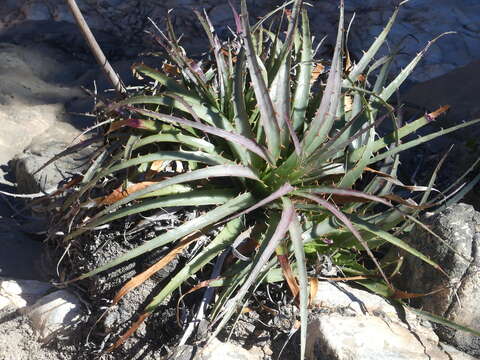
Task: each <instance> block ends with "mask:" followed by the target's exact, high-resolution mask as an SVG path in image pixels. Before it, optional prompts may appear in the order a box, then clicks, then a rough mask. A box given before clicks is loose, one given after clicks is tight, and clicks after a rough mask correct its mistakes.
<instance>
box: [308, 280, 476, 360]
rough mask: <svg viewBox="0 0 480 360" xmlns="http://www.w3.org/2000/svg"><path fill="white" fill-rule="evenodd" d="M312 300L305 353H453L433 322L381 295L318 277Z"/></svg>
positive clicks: (362, 357)
mask: <svg viewBox="0 0 480 360" xmlns="http://www.w3.org/2000/svg"><path fill="white" fill-rule="evenodd" d="M313 304H314V306H315V307H316V310H314V314H313V315H312V320H311V321H310V322H309V325H308V336H307V358H308V359H329V360H354V359H355V360H367V359H368V360H370V359H371V360H374V359H375V360H381V359H385V360H387V359H388V360H400V359H402V360H403V359H404V360H407V359H408V360H416V359H418V360H420V359H438V360H442V359H445V360H448V359H452V357H450V353H449V351H451V350H450V349H449V348H443V347H442V346H441V345H440V344H439V340H438V337H437V335H436V334H435V333H434V332H433V330H432V328H431V326H429V325H428V324H425V323H424V322H423V321H422V320H420V319H419V318H418V317H417V316H415V315H414V314H413V313H411V312H410V311H408V310H406V311H405V312H404V317H403V316H402V317H401V316H400V315H399V314H402V312H399V311H398V310H397V309H396V308H395V307H394V306H392V305H391V304H389V303H388V302H387V301H386V300H385V299H383V298H381V297H380V296H377V295H374V294H370V293H368V292H366V291H364V290H359V289H354V288H351V287H349V286H347V285H345V284H342V283H337V284H333V283H329V282H320V283H319V286H318V290H317V293H316V296H315V298H314V301H313ZM402 318H403V319H404V321H402V320H401V319H402ZM462 356H464V359H470V360H473V358H472V357H470V356H468V355H466V354H462Z"/></svg>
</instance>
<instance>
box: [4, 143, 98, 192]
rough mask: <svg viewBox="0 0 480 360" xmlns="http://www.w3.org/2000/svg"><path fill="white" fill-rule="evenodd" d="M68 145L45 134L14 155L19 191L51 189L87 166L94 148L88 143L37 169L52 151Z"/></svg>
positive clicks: (51, 156) (56, 151)
mask: <svg viewBox="0 0 480 360" xmlns="http://www.w3.org/2000/svg"><path fill="white" fill-rule="evenodd" d="M48 140H50V141H48ZM69 145H70V144H69V143H65V142H61V141H55V140H53V139H48V138H47V139H46V140H44V141H42V142H40V143H34V144H32V145H31V146H30V147H28V148H27V149H26V150H25V151H24V152H23V154H21V155H18V156H17V157H16V158H15V159H14V163H15V176H16V180H17V186H18V191H19V192H20V193H25V194H30V193H37V192H39V191H48V192H51V191H52V190H53V189H56V188H57V187H58V184H59V183H61V182H62V181H64V180H66V179H69V178H71V177H72V176H73V175H75V174H80V173H82V172H83V171H84V170H86V168H87V167H88V166H89V165H90V162H89V159H90V156H91V155H92V152H93V151H94V149H95V148H94V147H93V146H87V147H85V148H84V149H80V150H79V151H76V152H73V153H71V154H68V155H66V156H62V157H61V158H59V159H58V160H56V161H55V162H54V163H53V164H50V165H48V166H47V167H45V168H44V169H42V170H41V171H39V172H36V171H37V170H38V169H40V167H41V166H43V165H44V164H46V163H47V161H49V160H51V159H52V158H53V157H54V156H55V155H57V154H59V153H61V152H62V151H64V150H65V149H67V148H68V147H69Z"/></svg>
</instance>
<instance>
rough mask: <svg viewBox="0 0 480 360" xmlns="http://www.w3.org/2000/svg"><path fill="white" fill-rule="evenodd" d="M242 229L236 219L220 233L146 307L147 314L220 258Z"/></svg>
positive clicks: (239, 219) (239, 220) (238, 219)
mask: <svg viewBox="0 0 480 360" xmlns="http://www.w3.org/2000/svg"><path fill="white" fill-rule="evenodd" d="M241 227H242V222H241V218H237V219H234V220H232V221H230V222H228V224H227V225H226V226H225V227H224V228H223V229H222V231H220V233H219V234H218V235H217V236H216V237H215V239H213V240H212V241H211V242H210V243H209V244H208V245H207V246H206V247H205V248H203V250H202V251H201V252H200V254H198V255H197V256H195V257H194V258H193V259H192V260H191V261H189V262H188V264H186V265H185V266H183V267H182V269H181V270H180V271H179V272H178V273H177V274H176V275H175V276H174V277H173V278H172V279H171V280H170V281H169V282H168V284H167V285H165V286H164V287H163V288H162V290H161V291H160V292H159V293H158V294H157V295H155V297H154V298H153V299H152V301H151V302H150V303H149V304H148V305H147V306H146V308H145V312H152V311H154V310H155V309H156V308H157V306H158V305H160V304H161V303H162V302H163V300H165V299H166V298H167V296H169V295H170V294H171V293H172V292H173V291H174V290H175V289H177V288H178V287H180V286H181V285H182V284H183V283H184V282H185V280H187V279H188V278H189V277H191V276H193V275H194V274H196V273H197V272H198V271H199V270H200V269H201V268H203V267H204V266H205V265H206V264H208V263H209V262H210V261H211V260H212V259H213V258H214V257H216V256H218V255H219V254H220V253H221V252H222V251H223V250H224V249H225V248H226V247H227V246H229V245H230V244H232V243H233V241H234V240H235V238H236V237H237V236H238V234H239V233H240V230H241Z"/></svg>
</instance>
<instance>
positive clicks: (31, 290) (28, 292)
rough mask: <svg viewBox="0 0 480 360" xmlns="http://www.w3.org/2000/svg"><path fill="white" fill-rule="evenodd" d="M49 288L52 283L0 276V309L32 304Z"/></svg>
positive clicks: (18, 307) (16, 308)
mask: <svg viewBox="0 0 480 360" xmlns="http://www.w3.org/2000/svg"><path fill="white" fill-rule="evenodd" d="M51 289H52V285H50V284H49V283H46V282H42V281H37V280H18V279H8V278H0V310H1V309H4V308H12V309H15V310H18V309H21V308H24V307H26V306H30V305H33V304H34V303H35V302H36V301H37V300H39V299H40V298H41V297H42V296H43V295H45V294H46V293H47V291H49V290H51Z"/></svg>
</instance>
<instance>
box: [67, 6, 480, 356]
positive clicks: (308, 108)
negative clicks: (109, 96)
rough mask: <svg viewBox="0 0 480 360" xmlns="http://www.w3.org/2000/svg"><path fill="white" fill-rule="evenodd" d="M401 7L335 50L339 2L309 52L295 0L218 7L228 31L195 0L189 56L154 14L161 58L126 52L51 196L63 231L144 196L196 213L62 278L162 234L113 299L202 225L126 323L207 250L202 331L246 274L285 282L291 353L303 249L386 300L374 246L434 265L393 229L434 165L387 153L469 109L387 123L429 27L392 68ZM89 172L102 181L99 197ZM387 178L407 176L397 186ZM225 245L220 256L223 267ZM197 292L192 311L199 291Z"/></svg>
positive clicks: (234, 302) (402, 229)
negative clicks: (123, 75)
mask: <svg viewBox="0 0 480 360" xmlns="http://www.w3.org/2000/svg"><path fill="white" fill-rule="evenodd" d="M292 3H293V7H292V10H291V11H287V10H286V9H287V6H288V5H290V4H292ZM400 6H401V5H399V7H397V8H396V9H395V11H394V13H393V15H392V17H391V19H390V20H389V22H388V24H387V25H386V27H385V28H384V30H383V31H382V32H381V33H380V34H379V36H378V37H377V38H376V40H375V41H374V42H373V44H372V45H371V47H370V48H369V49H368V51H366V52H365V53H364V55H363V57H362V58H361V59H360V60H359V61H358V62H357V63H352V62H351V61H350V57H349V53H348V50H347V46H346V42H345V38H346V34H345V29H344V4H343V1H340V15H339V26H338V33H337V38H336V42H335V47H334V53H333V57H332V59H331V61H330V62H327V61H322V62H320V61H317V60H316V59H315V51H314V48H313V42H314V41H313V39H312V35H311V33H310V28H309V20H308V16H307V10H306V8H304V7H303V4H302V1H301V0H295V1H291V2H289V3H287V4H284V5H283V6H281V7H279V8H277V9H276V10H275V11H273V12H272V13H271V14H268V15H267V16H265V17H264V18H262V19H261V20H260V21H259V22H258V23H256V24H255V25H254V26H251V25H250V24H249V16H248V13H247V8H246V4H245V1H244V0H242V4H241V13H240V14H238V13H237V12H236V11H235V9H234V8H233V6H232V13H233V16H234V19H235V23H236V31H235V32H233V31H232V37H233V39H232V40H230V41H227V42H221V41H220V39H219V38H218V36H217V35H216V33H215V30H214V28H213V26H212V24H211V22H210V20H209V19H208V17H207V15H206V14H202V13H200V12H198V13H197V15H198V19H199V21H200V22H201V24H202V26H203V28H204V30H205V32H206V34H207V36H208V39H209V41H210V46H211V49H210V52H209V56H206V57H205V59H204V61H203V62H202V63H200V62H198V61H194V60H192V59H190V58H189V57H187V55H186V53H185V50H184V49H183V48H182V47H181V46H180V41H179V39H178V38H177V37H176V35H175V33H174V31H173V27H172V24H171V23H170V22H169V21H167V31H166V34H164V33H163V32H159V34H158V35H156V36H155V39H156V41H158V43H159V44H160V45H161V46H162V47H163V48H164V50H165V52H166V54H167V56H168V60H166V61H165V62H164V63H163V65H162V69H161V70H156V69H153V68H151V67H148V66H146V65H143V64H136V65H134V67H133V69H134V71H135V73H136V74H137V75H139V76H140V77H143V78H145V79H146V81H145V86H143V87H142V88H141V89H140V90H139V91H138V92H137V93H135V94H132V92H131V91H130V93H129V94H128V96H127V97H126V98H125V99H124V100H121V101H117V102H114V103H110V104H107V105H106V106H105V107H104V108H103V109H102V112H101V115H99V116H103V117H105V119H106V121H105V123H110V125H109V128H108V131H107V132H106V135H105V146H104V147H102V148H101V149H100V150H99V152H97V153H96V158H95V160H94V161H93V162H92V165H91V167H90V169H89V170H88V171H87V172H86V173H85V174H84V175H83V178H82V180H81V181H80V183H79V184H76V185H75V191H74V192H73V193H72V194H70V195H69V196H68V197H67V199H66V201H65V204H64V206H63V210H62V211H63V214H66V215H65V216H64V217H65V218H68V221H69V224H70V226H71V231H70V232H69V233H68V234H67V235H66V236H65V238H64V243H65V244H67V243H69V242H71V241H73V240H74V239H75V238H77V237H79V236H81V235H82V234H84V233H85V232H87V231H91V230H92V229H94V228H97V227H98V226H101V225H103V224H107V223H110V222H112V221H114V220H118V219H122V218H125V217H127V216H132V215H138V214H148V212H149V211H151V210H153V209H161V208H163V209H168V208H170V207H185V208H187V209H188V208H195V209H197V210H198V213H199V214H200V215H198V216H197V217H195V218H193V219H191V220H188V221H186V222H184V223H183V224H182V225H180V226H178V227H177V228H175V229H172V230H168V231H165V232H163V233H161V234H159V235H158V236H157V237H155V238H153V239H151V240H148V241H146V242H145V243H144V244H142V245H140V246H138V247H137V248H134V249H132V250H130V251H128V252H126V253H125V254H124V255H122V256H120V257H119V258H117V259H114V260H113V261H111V262H109V263H107V264H105V265H103V266H101V267H99V268H97V269H93V270H91V271H90V272H88V273H86V274H83V275H81V276H79V277H77V278H75V279H74V280H79V279H85V278H87V277H91V276H94V275H96V274H99V273H100V272H103V271H106V270H109V269H111V268H112V267H115V266H117V265H118V264H121V263H123V262H125V261H128V260H130V259H132V258H135V257H137V256H139V255H142V254H144V253H147V252H149V251H152V250H154V249H157V248H159V247H164V246H170V247H171V250H170V253H169V254H168V255H167V256H165V257H164V258H163V259H161V260H160V261H159V262H158V263H157V264H155V265H153V266H152V267H151V268H149V269H148V270H146V271H145V272H144V273H141V274H138V275H137V276H135V277H134V278H132V279H131V280H130V281H129V282H128V283H127V284H125V286H124V287H123V288H122V289H121V290H120V291H119V292H118V294H117V296H116V297H115V299H114V303H118V301H119V300H120V299H121V297H122V296H123V295H125V293H127V292H128V291H130V290H131V289H133V288H134V287H136V286H138V285H139V284H141V282H142V281H145V279H147V278H149V277H150V276H152V275H153V274H154V273H155V272H156V271H158V270H160V269H161V268H163V267H164V266H165V265H166V264H168V263H169V262H170V261H172V259H174V258H175V256H176V255H178V254H179V253H181V252H182V251H184V249H186V248H187V247H188V246H190V245H191V244H192V243H193V242H195V241H198V239H200V236H199V235H205V234H206V235H207V237H208V241H206V242H203V245H202V246H203V247H202V249H201V251H200V252H199V253H198V254H197V255H196V256H195V257H193V258H192V259H191V260H190V261H189V262H188V263H187V264H185V265H184V266H183V268H182V269H180V270H179V271H178V272H177V273H176V274H175V275H173V276H172V277H171V279H170V280H169V282H168V283H167V284H166V286H164V287H163V288H162V289H161V291H160V292H159V293H158V294H156V295H155V296H154V298H153V300H152V301H151V302H150V304H149V305H148V306H147V307H146V308H145V309H144V311H143V315H142V316H141V317H140V319H139V320H138V321H137V322H136V323H135V324H134V325H133V326H132V328H131V329H130V330H129V331H128V332H127V335H128V334H130V333H131V332H132V331H133V330H135V328H136V327H137V326H138V325H139V324H140V323H141V321H143V320H144V319H145V318H146V317H147V316H148V315H149V314H151V313H152V312H154V311H155V309H156V308H157V307H158V306H159V305H160V304H161V303H162V302H164V301H165V300H166V299H167V298H168V297H169V296H170V295H171V294H172V293H173V292H175V291H176V290H177V289H178V288H179V287H180V286H182V284H183V283H184V282H185V281H186V280H187V279H189V278H190V277H192V276H193V275H195V274H197V273H198V272H199V271H200V270H201V269H203V268H205V267H206V266H207V265H209V264H211V262H212V261H213V262H215V265H214V267H213V271H212V275H211V277H210V278H204V279H201V282H200V283H199V285H198V286H196V287H195V288H194V289H193V290H198V289H200V288H202V287H206V288H207V289H206V291H207V293H208V292H211V291H212V288H218V291H219V293H218V296H217V297H216V301H215V303H214V304H213V307H212V308H211V309H210V312H209V314H210V320H211V324H216V327H215V328H214V329H215V331H214V335H215V334H217V333H218V332H219V331H220V329H221V328H222V327H223V326H224V325H225V324H226V323H227V322H228V321H229V319H230V318H231V317H232V315H234V314H235V313H236V312H238V310H240V309H241V308H242V306H243V305H244V304H245V303H246V302H247V301H248V296H249V294H251V292H253V291H254V290H255V288H256V286H258V285H259V284H261V283H262V282H278V281H287V283H288V286H289V289H290V291H291V293H292V297H293V299H294V300H295V301H296V302H297V304H298V306H299V309H300V317H301V339H302V342H301V343H302V348H301V354H302V358H303V357H304V353H305V339H306V324H307V311H308V304H309V274H310V270H311V268H312V264H314V263H315V261H316V259H317V258H318V256H320V255H325V256H328V257H329V258H330V259H331V260H332V261H333V264H334V265H335V266H337V267H338V269H339V270H341V272H342V273H343V274H344V279H347V280H348V279H352V280H355V281H356V282H357V283H358V284H360V285H362V286H365V287H367V288H369V289H371V290H372V291H376V292H378V293H381V294H382V295H384V296H391V297H394V298H401V297H402V292H401V291H398V290H396V289H395V288H394V287H393V285H392V284H391V281H390V279H391V276H392V274H393V273H394V272H395V266H393V267H392V261H391V259H389V260H387V258H381V257H378V258H377V257H376V256H375V255H374V253H373V251H374V250H375V249H379V248H380V247H382V246H384V245H385V244H392V245H395V246H396V247H398V248H400V249H402V250H403V251H406V252H408V253H410V254H413V255H414V256H417V257H419V258H421V259H422V260H423V261H425V262H427V263H429V264H430V265H432V266H434V267H436V268H438V269H439V270H441V268H440V266H439V265H438V264H435V263H434V262H433V261H432V260H430V259H429V258H427V257H426V256H424V255H423V254H421V253H419V252H418V251H416V250H415V249H414V248H413V247H411V246H410V245H408V244H407V243H406V242H404V241H403V240H402V239H401V236H402V234H404V233H406V232H408V229H409V226H410V225H411V224H412V223H414V222H418V221H417V220H415V216H416V215H417V214H418V213H419V211H421V210H423V209H425V208H428V207H431V206H434V205H438V204H440V203H442V202H445V201H446V200H444V199H443V198H440V199H439V198H436V199H435V200H434V201H433V202H432V198H433V196H432V189H433V184H434V177H435V175H436V172H437V170H438V169H436V170H435V172H434V176H433V177H432V181H431V182H430V184H429V185H428V186H425V187H420V186H407V185H404V184H403V183H401V182H400V181H399V180H398V179H397V176H396V174H397V168H398V166H399V154H400V153H401V152H402V151H404V150H406V149H410V148H412V147H414V146H417V145H420V144H422V143H425V142H427V141H429V140H431V139H433V138H436V137H438V136H441V135H443V134H446V133H449V132H452V131H455V130H457V129H460V128H463V127H466V126H468V125H471V124H474V123H477V122H479V121H480V120H474V121H471V122H469V123H462V124H459V125H456V126H453V127H451V128H449V129H442V130H440V131H437V132H434V133H431V134H429V135H426V136H423V137H419V138H416V139H413V140H408V141H405V142H402V139H406V138H407V136H408V135H409V134H412V133H414V132H415V131H416V130H418V129H420V128H422V127H424V126H425V125H427V124H429V123H430V122H431V121H434V120H435V118H436V117H438V116H439V115H440V114H441V113H443V112H445V111H446V109H447V107H442V108H440V109H438V110H437V111H434V112H432V113H429V114H426V115H425V116H422V117H420V118H418V119H416V120H414V121H411V122H408V123H405V124H399V121H398V114H397V113H398V110H399V106H397V107H394V106H392V105H390V104H389V103H388V101H389V99H390V98H391V97H392V95H394V94H395V92H396V91H397V90H398V89H399V87H400V86H401V85H402V83H403V82H404V81H405V80H406V79H407V77H408V75H409V74H410V73H411V72H412V71H413V70H414V68H415V66H416V65H417V64H418V62H419V61H420V60H421V59H422V57H423V56H424V55H425V53H426V51H427V49H428V47H429V46H430V45H431V43H432V42H433V41H435V40H436V39H435V40H433V41H432V42H430V43H429V44H427V45H426V47H425V48H424V49H423V50H422V51H421V52H420V53H419V54H418V55H416V56H415V57H414V58H413V59H412V60H411V62H410V63H409V64H408V65H407V66H406V67H405V68H404V69H403V70H402V71H401V72H400V73H398V74H397V75H396V76H393V77H392V76H391V74H390V68H391V64H392V62H393V60H394V58H395V52H393V53H392V54H388V55H385V56H382V57H380V58H378V59H376V56H377V53H378V52H379V50H380V48H381V47H382V46H383V44H384V43H385V40H386V38H387V35H388V33H389V31H390V29H391V28H392V26H393V24H394V21H395V18H396V17H397V14H398V11H399V8H400ZM277 15H278V16H277ZM272 19H273V20H272ZM275 19H276V20H278V21H275ZM269 20H272V21H270V23H269V24H270V25H271V26H270V27H269V28H267V27H266V26H265V24H267V23H268V21H269ZM284 25H285V26H284ZM285 28H286V32H285V33H284V32H283V30H284V29H285ZM382 121H391V123H392V124H393V127H394V130H393V132H391V133H388V134H386V135H381V131H380V129H379V125H380V123H381V122H382ZM172 164H173V165H172ZM169 167H170V168H169ZM98 184H104V186H102V188H103V189H104V193H103V194H101V195H98V190H97V189H96V188H97V186H96V185H98ZM395 189H404V190H407V191H408V194H409V195H410V196H409V198H408V199H407V198H405V196H404V197H403V198H402V197H400V196H399V195H397V193H396V192H395ZM447 198H448V196H447ZM241 249H242V250H241ZM228 254H232V255H233V257H231V258H230V260H229V265H228V266H225V261H226V260H225V259H226V256H227V255H228ZM377 256H378V255H377ZM397 262H398V261H396V260H395V261H393V263H394V265H395V264H396V263H397ZM367 263H370V264H371V266H368V265H367ZM205 299H206V298H205V297H204V300H203V303H202V305H201V307H202V311H203V310H204V309H205V307H206V306H207V305H209V304H208V303H207V300H205ZM200 316H203V315H200ZM123 339H124V338H123ZM121 341H122V339H121V340H120V341H119V342H118V343H117V345H118V344H119V343H120V342H121Z"/></svg>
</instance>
